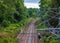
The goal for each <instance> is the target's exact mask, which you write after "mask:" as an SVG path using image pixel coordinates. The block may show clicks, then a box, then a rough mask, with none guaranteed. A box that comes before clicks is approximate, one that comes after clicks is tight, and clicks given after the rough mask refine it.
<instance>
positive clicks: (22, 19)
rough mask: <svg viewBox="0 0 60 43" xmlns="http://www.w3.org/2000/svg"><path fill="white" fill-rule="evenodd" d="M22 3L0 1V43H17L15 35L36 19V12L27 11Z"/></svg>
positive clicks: (20, 0) (10, 0) (22, 0)
mask: <svg viewBox="0 0 60 43" xmlns="http://www.w3.org/2000/svg"><path fill="white" fill-rule="evenodd" d="M23 2H24V0H0V43H17V38H16V36H17V34H18V33H19V32H20V30H21V29H23V27H24V25H26V24H27V23H28V22H30V21H32V20H33V18H34V17H36V10H33V9H31V11H29V9H27V8H26V7H25V6H24V3H23ZM32 10H33V11H32ZM29 12H31V13H29ZM33 12H34V15H33ZM30 14H31V15H30ZM33 16H34V17H33Z"/></svg>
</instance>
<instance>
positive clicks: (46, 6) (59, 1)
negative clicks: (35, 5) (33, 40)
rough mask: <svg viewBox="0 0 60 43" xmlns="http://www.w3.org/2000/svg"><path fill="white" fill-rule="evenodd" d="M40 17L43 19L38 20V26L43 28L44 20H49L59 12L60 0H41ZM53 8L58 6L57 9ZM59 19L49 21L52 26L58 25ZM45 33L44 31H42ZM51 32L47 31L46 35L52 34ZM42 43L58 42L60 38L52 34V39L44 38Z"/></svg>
mask: <svg viewBox="0 0 60 43" xmlns="http://www.w3.org/2000/svg"><path fill="white" fill-rule="evenodd" d="M39 3H40V17H41V20H40V22H38V23H37V24H38V28H43V27H44V25H40V24H41V23H42V22H43V21H46V20H49V18H52V17H54V16H56V15H58V13H59V9H58V8H59V6H60V0H41V1H40V2H39ZM51 8H57V9H51ZM57 17H58V16H57ZM58 21H59V20H58V19H56V18H52V19H51V20H49V21H48V22H49V23H50V25H51V26H52V27H54V28H55V27H56V26H57V24H58ZM39 23H40V24H39ZM42 33H43V31H42ZM50 35H51V34H49V32H47V34H46V36H47V37H48V36H50ZM42 43H58V39H57V38H56V37H55V36H54V35H52V38H51V39H48V38H45V39H43V42H42Z"/></svg>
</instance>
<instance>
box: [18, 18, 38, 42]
mask: <svg viewBox="0 0 60 43" xmlns="http://www.w3.org/2000/svg"><path fill="white" fill-rule="evenodd" d="M37 20H38V19H36V20H34V21H33V22H32V23H31V24H30V25H29V28H28V30H27V31H26V32H24V33H23V32H21V33H20V34H19V35H18V36H17V38H18V43H38V39H37V32H36V30H35V22H36V21H37Z"/></svg>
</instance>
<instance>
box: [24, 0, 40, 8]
mask: <svg viewBox="0 0 60 43" xmlns="http://www.w3.org/2000/svg"><path fill="white" fill-rule="evenodd" d="M38 2H39V0H24V5H25V6H26V7H27V8H39V3H38Z"/></svg>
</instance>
